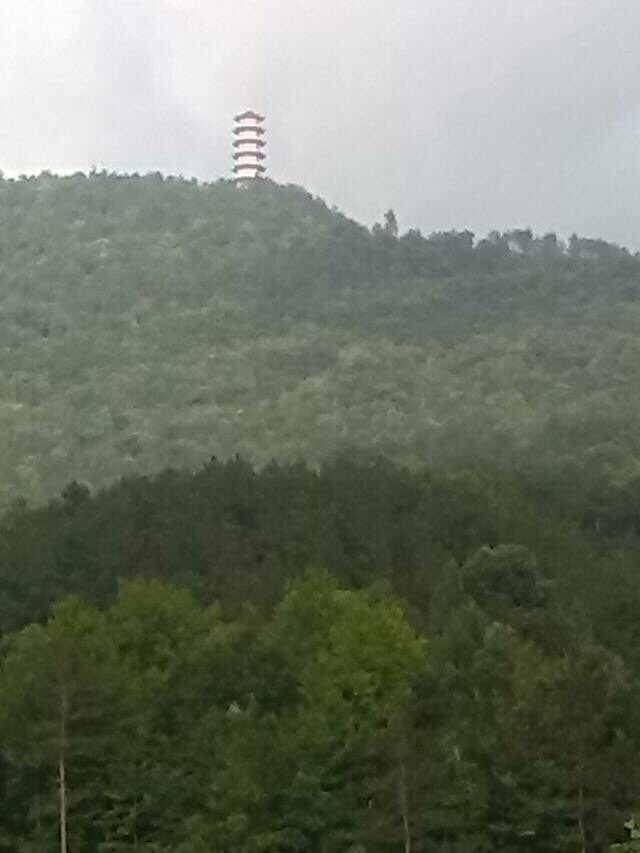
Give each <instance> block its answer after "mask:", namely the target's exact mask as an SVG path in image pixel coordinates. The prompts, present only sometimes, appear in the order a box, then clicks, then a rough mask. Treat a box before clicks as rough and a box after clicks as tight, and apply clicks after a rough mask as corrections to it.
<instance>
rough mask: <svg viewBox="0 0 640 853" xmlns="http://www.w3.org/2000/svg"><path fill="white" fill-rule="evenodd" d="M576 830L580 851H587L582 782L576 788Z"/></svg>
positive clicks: (582, 852) (585, 852)
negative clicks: (578, 833)
mask: <svg viewBox="0 0 640 853" xmlns="http://www.w3.org/2000/svg"><path fill="white" fill-rule="evenodd" d="M578 830H579V832H580V844H581V845H582V847H581V853H587V833H586V830H585V826H584V791H583V790H582V783H580V787H579V788H578Z"/></svg>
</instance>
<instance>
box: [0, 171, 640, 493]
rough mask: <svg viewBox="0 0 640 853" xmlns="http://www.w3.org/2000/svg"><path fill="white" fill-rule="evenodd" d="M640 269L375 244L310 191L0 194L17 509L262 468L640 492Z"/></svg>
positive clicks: (386, 237)
mask: <svg viewBox="0 0 640 853" xmlns="http://www.w3.org/2000/svg"><path fill="white" fill-rule="evenodd" d="M639 297H640V259H639V258H638V257H636V256H632V255H630V254H629V253H628V252H626V251H624V250H622V249H619V248H618V247H615V246H612V245H609V244H606V243H603V242H601V241H594V240H583V239H578V238H572V239H571V241H569V243H568V244H567V245H565V244H562V243H560V242H559V241H558V240H557V238H556V237H555V236H554V235H546V236H543V237H539V238H538V237H535V236H534V235H532V234H531V233H530V232H529V231H514V232H512V233H509V234H492V235H490V236H489V237H487V238H486V239H483V240H478V239H474V237H473V235H471V234H469V233H467V232H463V233H442V234H435V235H432V236H431V237H428V238H424V237H422V236H421V235H420V234H419V233H418V232H416V231H409V232H407V233H404V234H401V235H400V234H399V233H398V229H397V224H396V222H395V219H394V217H393V215H391V214H389V215H387V217H386V219H385V221H384V223H383V224H382V225H380V226H377V227H375V228H374V229H373V230H372V231H369V230H368V229H366V228H364V227H361V226H359V225H357V224H355V223H353V222H352V221H350V220H348V219H347V218H345V217H344V216H342V215H340V214H339V213H338V212H336V211H334V210H331V209H329V208H328V207H327V206H326V205H325V204H324V203H323V202H321V201H319V200H317V199H314V198H312V197H311V196H310V195H309V194H308V193H306V192H304V191H303V190H302V189H299V188H296V187H279V186H276V185H274V184H272V183H270V182H262V183H260V184H258V185H256V186H255V187H253V188H252V189H250V190H247V191H244V192H243V191H238V190H237V189H236V187H235V186H234V185H233V184H230V183H228V182H220V183H218V184H215V185H199V184H197V183H196V182H193V181H191V182H189V181H184V180H181V179H168V178H167V179H164V178H163V177H162V176H160V175H149V176H145V177H136V176H133V177H119V176H114V175H107V174H95V173H94V174H92V175H90V176H83V175H75V176H72V177H67V178H57V177H53V176H50V175H46V174H45V175H42V176H40V177H38V178H30V179H21V180H1V181H0V346H1V347H2V357H1V359H0V430H1V432H2V436H3V442H2V445H1V450H0V505H6V504H7V503H8V502H9V501H10V500H11V499H12V498H14V497H15V496H17V495H25V496H27V497H28V498H29V499H35V500H41V499H43V498H45V497H47V496H49V495H51V494H53V493H55V492H57V491H59V490H60V488H61V487H62V486H63V485H64V483H66V482H68V481H69V480H70V479H71V478H73V477H76V478H78V479H81V480H83V481H86V482H88V483H89V484H91V485H94V486H95V485H98V484H102V483H105V482H108V481H110V480H113V479H115V478H117V477H119V476H121V475H123V474H127V473H132V472H149V471H155V470H159V469H160V468H162V467H165V466H167V465H181V466H188V467H196V466H199V465H200V464H201V463H202V462H203V461H205V460H206V459H208V458H209V457H210V456H211V455H216V456H218V457H221V458H226V457H229V456H232V455H234V454H235V453H240V454H242V455H243V456H245V457H247V458H249V459H251V460H252V461H254V462H256V463H258V464H262V463H264V462H266V461H268V460H269V459H270V458H272V457H275V458H278V459H281V460H291V459H295V458H304V459H306V460H307V461H309V462H311V463H315V462H317V461H319V460H321V459H323V458H326V457H328V456H331V455H332V454H334V453H335V452H336V451H339V450H341V449H343V448H345V447H347V446H352V445H353V446H356V447H360V448H366V449H367V450H369V451H374V452H376V453H384V454H386V455H388V456H391V457H394V458H397V459H401V460H402V461H405V462H409V463H412V464H415V463H419V464H422V463H429V464H432V465H434V464H435V465H439V466H446V467H448V468H458V467H465V466H474V467H488V468H494V469H507V470H515V469H518V470H519V471H521V472H523V473H524V474H526V476H528V477H530V478H532V479H533V480H534V481H537V480H536V478H537V479H540V478H542V480H543V481H546V480H548V479H549V477H551V478H553V479H555V480H562V479H563V478H564V477H565V476H568V475H569V474H570V475H571V477H572V478H573V480H572V481H573V482H574V483H575V481H576V479H575V478H576V477H581V478H587V479H590V480H595V481H600V480H607V481H613V482H615V483H617V484H620V483H621V482H622V481H625V480H627V479H628V478H630V477H631V478H633V477H634V476H635V475H636V473H637V471H638V465H639V462H640V394H638V388H639V387H640V302H639V301H638V300H639Z"/></svg>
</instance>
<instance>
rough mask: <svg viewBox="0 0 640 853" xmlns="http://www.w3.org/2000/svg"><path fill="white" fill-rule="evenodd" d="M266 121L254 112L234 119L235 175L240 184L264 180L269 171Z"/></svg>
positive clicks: (248, 111)
mask: <svg viewBox="0 0 640 853" xmlns="http://www.w3.org/2000/svg"><path fill="white" fill-rule="evenodd" d="M264 120H265V117H264V116H262V115H260V114H259V113H255V112H254V111H253V110H245V112H243V113H239V114H238V115H237V116H235V118H234V122H235V126H234V128H233V136H234V140H233V174H234V176H235V179H236V181H238V182H239V183H244V182H246V181H252V180H254V179H256V178H262V177H264V174H265V172H266V171H267V169H266V166H265V165H264V161H265V160H266V157H267V155H266V154H265V147H266V145H267V143H266V141H265V134H266V130H265V127H264Z"/></svg>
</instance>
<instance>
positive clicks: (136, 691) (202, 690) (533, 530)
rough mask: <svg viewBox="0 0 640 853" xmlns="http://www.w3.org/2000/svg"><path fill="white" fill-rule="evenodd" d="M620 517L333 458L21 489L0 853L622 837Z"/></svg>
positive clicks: (634, 683)
mask: <svg viewBox="0 0 640 853" xmlns="http://www.w3.org/2000/svg"><path fill="white" fill-rule="evenodd" d="M582 499H583V500H584V501H585V502H586V504H587V509H588V510H589V511H591V504H590V503H589V498H588V496H587V495H583V498H582ZM604 505H605V500H604V496H601V503H600V508H599V511H598V512H599V515H598V518H601V517H603V516H602V513H603V506H604ZM550 508H551V512H550ZM614 508H615V503H614V504H613V506H612V507H609V511H610V513H611V517H612V518H617V516H616V515H615V513H614ZM577 509H578V510H580V506H578V508H577ZM625 518H627V516H625ZM618 523H619V524H620V525H622V521H620V520H618ZM615 529H616V526H615V525H612V524H608V525H605V524H604V522H603V523H599V524H598V525H595V526H594V525H593V524H592V518H591V516H590V515H589V513H588V512H587V511H586V509H585V508H584V507H583V508H582V510H581V511H579V512H577V513H576V517H575V518H558V517H557V514H556V513H555V512H554V511H553V504H551V505H550V504H549V502H548V500H547V499H546V498H545V499H544V500H538V499H536V498H535V497H532V496H531V495H529V494H528V493H527V490H521V489H519V488H518V487H517V486H516V485H514V484H513V483H511V484H510V483H508V482H505V481H503V480H496V479H493V480H491V479H488V478H487V477H485V476H482V477H480V476H471V475H461V474H458V475H444V474H439V473H433V472H427V471H422V472H418V471H408V470H403V469H400V468H396V467H394V466H392V465H390V464H389V463H387V462H384V461H382V460H378V461H357V460H354V459H353V458H350V459H342V460H339V461H336V462H334V463H332V464H331V465H327V466H325V467H324V468H323V469H321V470H320V471H319V472H318V471H313V470H310V469H308V468H305V467H303V466H276V465H271V466H269V467H267V468H265V469H264V470H262V471H259V472H257V471H255V470H254V469H253V468H252V467H251V466H249V465H248V464H246V463H244V462H242V461H241V460H236V461H233V462H227V463H221V462H215V461H212V462H210V463H209V465H207V466H206V467H205V468H204V469H202V470H201V471H200V472H198V473H197V474H189V473H186V472H185V473H180V472H176V471H167V472H165V473H163V474H161V475H159V476H157V477H156V478H153V479H135V478H133V479H129V480H125V481H123V482H122V483H120V484H118V485H116V486H113V487H112V488H110V489H108V490H107V491H104V492H101V493H99V494H97V495H95V496H92V495H91V494H90V493H89V491H88V490H87V489H86V488H84V487H82V486H79V485H78V484H72V485H71V486H69V487H68V488H67V489H66V490H65V492H64V494H63V496H62V497H61V498H60V499H58V500H56V501H53V502H52V503H50V504H49V505H47V506H45V507H42V508H40V509H38V510H29V509H27V508H26V507H24V506H22V507H21V506H18V505H16V506H14V508H13V509H12V510H11V512H10V513H8V514H7V515H6V516H5V518H4V520H3V521H2V525H1V526H0V617H1V620H2V628H3V631H4V634H5V641H4V649H3V659H2V670H1V673H0V755H1V756H2V760H1V763H0V785H1V790H2V807H1V809H0V849H2V850H7V851H12V853H15V851H18V852H19V853H32V852H33V853H35V851H41V850H55V849H56V846H57V844H58V840H59V837H60V828H61V826H64V827H65V829H66V837H67V842H68V849H69V851H77V850H78V851H79V850H95V851H104V852H105V853H107V851H108V853H125V851H129V850H130V851H135V850H144V851H153V853H169V851H179V853H214V851H220V853H231V851H235V853H241V851H248V850H250V851H254V850H255V851H258V850H262V851H273V853H289V851H291V853H294V851H302V850H322V851H327V853H343V852H344V851H345V850H350V851H353V853H355V851H365V850H367V851H369V850H371V851H375V853H386V851H389V853H391V851H395V850H398V849H404V850H407V851H423V850H424V851H427V850H435V851H439V853H452V851H459V853H463V851H464V853H485V851H486V852H487V853H488V852H489V851H499V853H512V852H513V851H515V850H525V851H530V852H531V853H538V851H539V853H548V852H549V851H557V853H574V851H575V853H578V851H583V850H585V851H588V853H601V851H603V850H606V849H607V848H608V847H609V846H610V845H611V844H614V843H623V842H624V837H625V830H624V824H625V821H627V820H628V817H629V815H630V814H632V813H633V811H634V809H635V808H636V807H637V804H638V802H640V776H639V775H638V767H637V760H636V755H637V751H638V747H639V746H640V718H639V717H638V713H637V708H638V698H639V687H640V659H639V658H638V654H637V648H638V645H637V639H636V637H635V634H636V632H637V612H638V608H639V606H640V587H639V586H638V583H637V581H636V576H637V568H636V567H637V556H638V545H637V540H636V539H635V538H634V535H633V534H632V533H631V532H630V531H629V529H628V528H626V527H624V526H621V527H620V529H622V530H624V533H623V534H622V535H621V536H617V535H616V533H615ZM313 566H320V567H323V568H313ZM309 567H311V568H309ZM630 843H631V844H633V843H635V839H634V840H632V841H631V842H630ZM621 849H626V848H624V847H623V848H621ZM631 849H633V848H631Z"/></svg>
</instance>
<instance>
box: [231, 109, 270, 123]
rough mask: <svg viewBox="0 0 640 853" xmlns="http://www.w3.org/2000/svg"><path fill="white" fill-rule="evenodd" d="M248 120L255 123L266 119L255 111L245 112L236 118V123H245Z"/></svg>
mask: <svg viewBox="0 0 640 853" xmlns="http://www.w3.org/2000/svg"><path fill="white" fill-rule="evenodd" d="M246 119H253V120H254V121H264V119H265V117H264V116H262V115H260V113H257V112H255V111H254V110H245V111H244V112H242V113H238V115H237V116H234V121H245V120H246Z"/></svg>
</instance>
